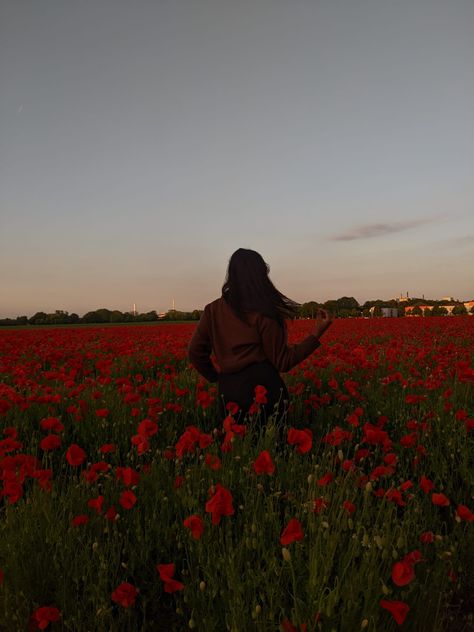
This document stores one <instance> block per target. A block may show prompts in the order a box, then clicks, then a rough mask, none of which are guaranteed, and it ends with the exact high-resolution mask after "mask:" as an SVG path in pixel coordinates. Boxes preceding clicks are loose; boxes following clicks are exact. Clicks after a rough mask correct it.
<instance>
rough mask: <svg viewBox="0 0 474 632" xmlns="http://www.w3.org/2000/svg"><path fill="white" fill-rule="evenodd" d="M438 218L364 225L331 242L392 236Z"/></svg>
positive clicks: (339, 234)
mask: <svg viewBox="0 0 474 632" xmlns="http://www.w3.org/2000/svg"><path fill="white" fill-rule="evenodd" d="M436 219H438V218H427V219H413V220H408V221H405V222H389V223H380V224H379V223H376V224H363V225H362V226H354V227H353V228H351V229H350V230H348V231H347V232H344V233H338V234H336V235H332V236H331V237H330V238H329V239H330V240H331V241H352V240H354V239H368V238H371V237H381V236H383V235H391V234H392V233H400V232H402V231H404V230H409V229H410V228H416V227H417V226H422V225H423V224H430V223H432V222H434V221H436Z"/></svg>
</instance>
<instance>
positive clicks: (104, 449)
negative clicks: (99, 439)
mask: <svg viewBox="0 0 474 632" xmlns="http://www.w3.org/2000/svg"><path fill="white" fill-rule="evenodd" d="M116 449H117V447H116V445H115V444H114V443H104V445H101V446H100V448H99V451H100V452H101V453H102V454H109V453H110V452H115V450H116Z"/></svg>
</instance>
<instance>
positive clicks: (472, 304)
mask: <svg viewBox="0 0 474 632" xmlns="http://www.w3.org/2000/svg"><path fill="white" fill-rule="evenodd" d="M463 305H464V307H465V308H466V309H467V313H468V314H471V309H472V308H473V307H474V301H467V302H466V303H463Z"/></svg>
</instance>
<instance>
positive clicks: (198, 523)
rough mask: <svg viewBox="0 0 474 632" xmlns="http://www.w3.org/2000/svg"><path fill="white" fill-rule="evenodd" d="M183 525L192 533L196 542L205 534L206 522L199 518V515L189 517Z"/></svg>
mask: <svg viewBox="0 0 474 632" xmlns="http://www.w3.org/2000/svg"><path fill="white" fill-rule="evenodd" d="M183 525H184V526H185V527H186V529H189V530H190V531H191V533H192V536H193V538H194V539H195V540H199V539H200V537H201V536H202V534H203V532H204V522H203V520H202V518H201V516H198V515H197V514H193V515H192V516H189V518H185V519H184V520H183Z"/></svg>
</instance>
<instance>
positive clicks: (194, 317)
mask: <svg viewBox="0 0 474 632" xmlns="http://www.w3.org/2000/svg"><path fill="white" fill-rule="evenodd" d="M191 316H192V320H199V319H200V318H201V312H200V311H199V310H198V309H195V310H194V311H193V313H192V315H191Z"/></svg>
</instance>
